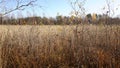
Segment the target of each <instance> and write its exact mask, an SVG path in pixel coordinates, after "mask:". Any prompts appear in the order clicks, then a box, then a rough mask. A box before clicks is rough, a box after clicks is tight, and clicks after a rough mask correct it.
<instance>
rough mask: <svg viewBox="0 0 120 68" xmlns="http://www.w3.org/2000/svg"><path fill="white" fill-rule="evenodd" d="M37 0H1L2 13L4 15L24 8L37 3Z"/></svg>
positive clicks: (0, 12) (0, 9) (0, 8)
mask: <svg viewBox="0 0 120 68" xmlns="http://www.w3.org/2000/svg"><path fill="white" fill-rule="evenodd" d="M36 1H37V0H1V1H0V14H1V15H2V16H4V15H6V14H9V13H11V12H13V11H16V10H23V9H25V8H26V7H28V6H33V5H35V2H36Z"/></svg>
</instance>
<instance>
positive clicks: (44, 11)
mask: <svg viewBox="0 0 120 68" xmlns="http://www.w3.org/2000/svg"><path fill="white" fill-rule="evenodd" d="M68 1H69V0H38V1H37V2H36V4H38V5H40V6H42V8H40V7H39V6H36V7H28V8H26V10H24V11H18V12H17V14H20V13H22V14H23V16H26V15H28V16H30V15H31V16H32V15H33V14H34V15H37V16H47V17H55V16H56V15H57V14H58V13H59V14H60V15H64V16H69V15H70V12H71V10H72V9H71V6H70V3H69V2H68ZM111 5H112V7H114V9H115V8H117V7H118V8H119V10H117V11H116V10H115V15H120V0H115V1H114V4H111ZM118 5H119V6H118ZM105 6H106V3H105V0H87V1H86V3H85V5H84V7H85V9H86V14H87V13H97V14H102V13H105V11H103V7H105Z"/></svg>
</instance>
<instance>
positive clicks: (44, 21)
mask: <svg viewBox="0 0 120 68" xmlns="http://www.w3.org/2000/svg"><path fill="white" fill-rule="evenodd" d="M0 24H1V25H76V24H108V25H109V24H120V19H119V18H111V17H108V16H106V15H105V14H103V15H97V14H87V15H86V17H85V18H80V17H75V16H61V15H58V16H56V17H55V18H53V17H49V18H47V17H37V16H34V17H26V18H17V19H15V18H13V17H10V18H3V17H0Z"/></svg>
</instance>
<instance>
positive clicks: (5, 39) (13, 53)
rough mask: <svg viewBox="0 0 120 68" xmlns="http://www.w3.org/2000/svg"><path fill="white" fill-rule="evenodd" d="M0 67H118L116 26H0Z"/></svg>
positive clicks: (119, 45)
mask: <svg viewBox="0 0 120 68" xmlns="http://www.w3.org/2000/svg"><path fill="white" fill-rule="evenodd" d="M0 48H1V49H0V50H1V51H0V52H1V53H0V54H1V59H0V60H1V61H2V62H1V65H0V66H1V68H120V49H119V48H120V26H117V25H112V26H103V25H79V26H77V28H76V26H27V25H26V26H0Z"/></svg>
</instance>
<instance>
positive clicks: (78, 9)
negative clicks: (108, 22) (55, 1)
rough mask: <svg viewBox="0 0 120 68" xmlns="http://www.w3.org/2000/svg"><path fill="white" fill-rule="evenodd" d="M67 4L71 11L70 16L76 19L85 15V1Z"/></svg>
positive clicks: (73, 0)
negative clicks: (72, 15)
mask: <svg viewBox="0 0 120 68" xmlns="http://www.w3.org/2000/svg"><path fill="white" fill-rule="evenodd" d="M69 2H70V5H71V7H72V9H73V10H72V14H74V15H75V16H77V17H79V16H84V15H85V8H84V4H85V2H86V0H69Z"/></svg>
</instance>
